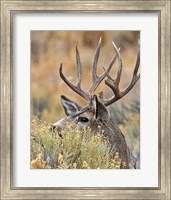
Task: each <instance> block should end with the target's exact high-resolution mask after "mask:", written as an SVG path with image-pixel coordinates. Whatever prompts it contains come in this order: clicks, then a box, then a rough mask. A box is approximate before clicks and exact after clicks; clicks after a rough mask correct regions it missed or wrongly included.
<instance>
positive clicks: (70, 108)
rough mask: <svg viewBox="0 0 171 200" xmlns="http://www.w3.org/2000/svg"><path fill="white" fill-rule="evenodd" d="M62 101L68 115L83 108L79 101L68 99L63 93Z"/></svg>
mask: <svg viewBox="0 0 171 200" xmlns="http://www.w3.org/2000/svg"><path fill="white" fill-rule="evenodd" d="M61 103H62V105H63V108H64V110H65V113H66V115H67V116H69V115H71V114H74V113H76V112H78V111H79V110H81V109H82V107H81V106H79V105H78V104H77V103H75V102H74V101H71V100H70V99H68V98H67V97H65V96H63V95H61Z"/></svg>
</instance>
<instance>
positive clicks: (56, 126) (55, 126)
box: [49, 118, 66, 132]
mask: <svg viewBox="0 0 171 200" xmlns="http://www.w3.org/2000/svg"><path fill="white" fill-rule="evenodd" d="M65 125H66V119H65V118H64V119H61V120H59V121H58V122H56V123H54V124H52V125H51V126H50V128H49V131H51V132H55V131H58V132H60V131H62V130H63V129H64V128H65Z"/></svg>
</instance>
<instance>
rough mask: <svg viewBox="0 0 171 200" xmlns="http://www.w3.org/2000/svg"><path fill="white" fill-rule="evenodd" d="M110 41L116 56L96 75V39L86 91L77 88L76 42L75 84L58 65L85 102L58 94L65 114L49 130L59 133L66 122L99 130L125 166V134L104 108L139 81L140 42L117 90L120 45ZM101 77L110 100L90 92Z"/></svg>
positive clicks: (77, 54) (78, 81)
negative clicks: (126, 82) (127, 75)
mask: <svg viewBox="0 0 171 200" xmlns="http://www.w3.org/2000/svg"><path fill="white" fill-rule="evenodd" d="M112 44H113V47H114V49H115V51H116V55H115V56H114V57H113V59H112V61H111V63H110V64H109V66H108V67H107V68H106V69H105V70H104V72H103V74H102V75H101V76H98V75H97V63H98V59H99V54H100V48H101V38H100V40H99V43H98V45H97V48H96V52H95V56H94V61H93V68H92V85H91V87H90V89H89V90H88V91H85V90H83V89H82V88H81V79H82V67H81V61H80V55H79V50H78V45H76V62H77V83H76V84H75V85H74V84H73V83H71V82H70V81H69V80H68V79H67V78H66V77H65V76H64V74H63V72H62V63H61V64H60V69H59V73H60V77H61V78H62V80H63V81H64V82H65V83H66V84H67V85H68V86H69V87H70V88H71V89H72V90H73V91H74V92H76V93H77V94H78V95H80V96H81V97H83V98H84V99H85V100H86V101H87V105H86V106H84V107H82V106H80V105H78V104H77V103H76V102H74V101H71V100H70V99H68V98H67V97H65V96H63V95H62V96H61V102H62V105H63V107H64V110H65V113H66V115H67V117H65V118H63V119H61V120H60V121H58V122H56V123H54V124H53V125H52V127H51V130H58V131H59V132H60V131H61V130H63V129H65V127H66V124H67V123H70V122H71V123H73V122H74V123H75V124H76V125H77V126H78V127H79V128H86V127H90V128H91V130H92V132H94V133H97V132H99V131H101V130H103V133H102V134H103V135H104V136H105V137H106V138H107V139H108V141H109V143H110V146H111V147H110V152H112V154H113V155H115V153H116V152H117V153H119V156H120V158H121V159H122V162H124V163H126V165H125V166H124V167H123V168H129V156H128V148H127V144H126V141H125V137H124V135H123V134H122V132H121V131H120V129H119V128H118V126H117V124H116V123H115V122H114V121H113V120H112V119H110V113H109V111H108V110H107V106H109V105H111V104H113V103H115V102H116V101H118V100H119V99H121V98H122V97H124V96H125V95H126V94H127V93H128V92H129V91H130V90H131V89H132V88H133V87H134V85H135V84H136V83H137V81H138V80H139V78H140V74H138V70H139V65H140V44H139V41H138V52H137V60H136V64H135V68H134V71H133V76H132V80H131V82H130V84H129V85H128V86H127V87H126V89H124V90H123V91H120V89H119V83H120V79H121V73H122V58H121V55H120V48H117V47H116V45H115V43H114V42H112ZM116 59H118V71H117V75H116V77H115V78H114V79H113V78H112V77H111V75H110V74H109V72H110V70H111V68H112V66H113V64H114V63H115V61H116ZM104 79H106V80H105V84H106V85H107V86H108V87H110V88H111V90H112V91H113V93H114V95H113V96H112V97H111V98H110V99H104V98H103V93H100V94H99V96H98V97H97V95H95V94H94V92H95V90H96V89H97V87H98V86H99V84H100V83H101V82H102V81H103V80H104Z"/></svg>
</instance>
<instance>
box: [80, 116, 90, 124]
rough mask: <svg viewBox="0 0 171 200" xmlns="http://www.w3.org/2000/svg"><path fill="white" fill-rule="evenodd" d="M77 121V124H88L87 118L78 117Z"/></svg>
mask: <svg viewBox="0 0 171 200" xmlns="http://www.w3.org/2000/svg"><path fill="white" fill-rule="evenodd" d="M78 121H79V122H84V123H87V122H88V118H87V117H79V118H78Z"/></svg>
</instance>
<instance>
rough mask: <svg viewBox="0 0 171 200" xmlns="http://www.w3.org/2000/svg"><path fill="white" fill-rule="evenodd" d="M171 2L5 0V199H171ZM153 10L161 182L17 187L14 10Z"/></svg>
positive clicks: (2, 141)
mask: <svg viewBox="0 0 171 200" xmlns="http://www.w3.org/2000/svg"><path fill="white" fill-rule="evenodd" d="M170 10H171V2H170V0H157V1H153V0H149V1H144V0H133V1H115V0H108V1H103V0H102V1H81V0H78V1H75V0H73V1H60V0H59V1H32V0H27V1H22V0H21V1H20V0H17V1H6V0H1V59H0V60H1V68H0V69H1V70H0V72H1V79H0V82H1V100H0V102H1V104H0V113H1V114H0V116H1V137H0V144H1V153H0V154H1V157H0V163H1V196H0V197H1V199H163V200H169V199H171V173H170V171H171V167H170V165H171V157H170V153H171V135H170V134H171V131H170V130H171V112H170V111H171V93H170V91H171V81H170V80H171V79H170V75H171V51H170V49H171V40H170V39H171V37H170V36H171V35H170V34H171V26H170V25H171V17H170V13H171V12H170ZM53 11H55V12H57V11H60V12H68V11H70V12H95V11H96V12H119V13H122V12H129V13H130V12H132V13H134V12H140V13H141V12H142V13H145V12H155V13H157V14H158V19H159V55H158V57H159V64H160V70H159V86H160V87H159V115H160V117H159V124H160V125H159V161H160V162H159V166H158V168H159V186H158V187H157V188H58V189H57V188H29V189H28V188H14V187H13V184H12V182H13V180H12V157H13V156H12V154H13V152H12V144H13V135H12V113H13V107H12V106H13V104H12V95H13V91H12V80H13V74H12V67H13V66H12V60H13V58H12V51H13V47H12V19H13V16H14V14H15V13H16V12H23V13H25V12H53Z"/></svg>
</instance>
